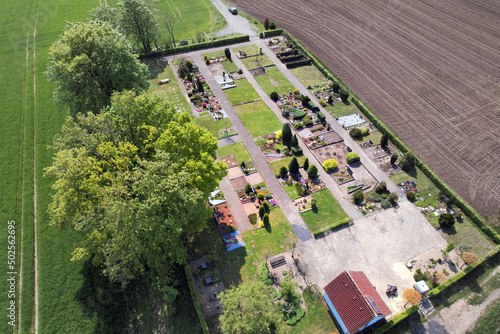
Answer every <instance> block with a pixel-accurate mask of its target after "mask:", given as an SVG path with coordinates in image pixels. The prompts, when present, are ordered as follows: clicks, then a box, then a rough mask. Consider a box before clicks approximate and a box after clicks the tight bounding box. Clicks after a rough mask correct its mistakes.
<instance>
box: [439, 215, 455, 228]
mask: <svg viewBox="0 0 500 334" xmlns="http://www.w3.org/2000/svg"><path fill="white" fill-rule="evenodd" d="M438 223H439V226H440V227H448V226H453V225H455V217H453V215H452V214H451V213H442V214H440V215H439V219H438Z"/></svg>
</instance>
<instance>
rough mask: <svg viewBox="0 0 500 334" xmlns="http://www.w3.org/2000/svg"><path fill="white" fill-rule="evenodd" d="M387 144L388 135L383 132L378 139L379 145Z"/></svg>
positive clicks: (384, 145) (385, 145)
mask: <svg viewBox="0 0 500 334" xmlns="http://www.w3.org/2000/svg"><path fill="white" fill-rule="evenodd" d="M387 144H389V135H388V134H387V133H384V134H383V135H382V138H381V139H380V146H382V147H387Z"/></svg>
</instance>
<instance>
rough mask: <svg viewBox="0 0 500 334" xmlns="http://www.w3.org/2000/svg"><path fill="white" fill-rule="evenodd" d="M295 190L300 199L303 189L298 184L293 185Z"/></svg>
mask: <svg viewBox="0 0 500 334" xmlns="http://www.w3.org/2000/svg"><path fill="white" fill-rule="evenodd" d="M295 190H297V194H298V195H299V197H302V196H304V192H305V191H304V187H302V184H300V183H295Z"/></svg>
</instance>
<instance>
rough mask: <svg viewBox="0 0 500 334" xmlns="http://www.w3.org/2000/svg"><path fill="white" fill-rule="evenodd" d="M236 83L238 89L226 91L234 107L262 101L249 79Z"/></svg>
mask: <svg viewBox="0 0 500 334" xmlns="http://www.w3.org/2000/svg"><path fill="white" fill-rule="evenodd" d="M234 83H235V84H236V87H234V88H229V89H225V90H224V94H226V96H227V98H228V99H229V101H231V103H232V104H233V105H235V104H240V103H245V102H248V101H253V100H258V99H260V96H259V94H258V93H257V91H256V90H255V89H254V88H253V86H252V85H251V84H250V83H249V82H248V80H247V79H240V80H236V81H235V82H234Z"/></svg>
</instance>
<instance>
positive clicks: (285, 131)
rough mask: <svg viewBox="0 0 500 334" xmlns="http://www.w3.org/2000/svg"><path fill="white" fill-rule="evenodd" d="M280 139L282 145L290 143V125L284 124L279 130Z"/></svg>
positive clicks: (291, 136) (291, 135)
mask: <svg viewBox="0 0 500 334" xmlns="http://www.w3.org/2000/svg"><path fill="white" fill-rule="evenodd" d="M281 137H282V138H283V144H284V145H287V146H288V145H290V142H291V141H292V138H293V134H292V128H291V127H290V123H288V122H287V123H285V124H283V128H282V130H281Z"/></svg>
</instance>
